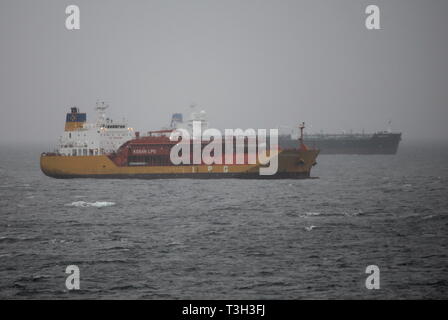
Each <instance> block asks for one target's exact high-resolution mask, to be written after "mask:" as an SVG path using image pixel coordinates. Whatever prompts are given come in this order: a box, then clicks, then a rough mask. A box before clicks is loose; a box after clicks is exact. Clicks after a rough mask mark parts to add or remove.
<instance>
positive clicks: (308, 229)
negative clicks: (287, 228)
mask: <svg viewBox="0 0 448 320" xmlns="http://www.w3.org/2000/svg"><path fill="white" fill-rule="evenodd" d="M314 228H316V226H308V227H305V230H306V231H312V230H313V229H314Z"/></svg>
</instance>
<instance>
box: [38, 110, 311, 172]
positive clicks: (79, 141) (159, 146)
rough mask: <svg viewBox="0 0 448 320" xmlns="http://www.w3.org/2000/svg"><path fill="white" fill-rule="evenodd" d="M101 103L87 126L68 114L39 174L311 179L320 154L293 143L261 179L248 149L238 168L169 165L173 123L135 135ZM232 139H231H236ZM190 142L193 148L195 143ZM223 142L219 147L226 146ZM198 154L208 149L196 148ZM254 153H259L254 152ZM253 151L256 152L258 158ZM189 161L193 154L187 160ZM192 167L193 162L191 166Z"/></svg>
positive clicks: (199, 116)
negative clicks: (271, 169)
mask: <svg viewBox="0 0 448 320" xmlns="http://www.w3.org/2000/svg"><path fill="white" fill-rule="evenodd" d="M106 108H107V105H105V104H104V103H102V104H97V107H96V110H97V111H98V114H99V115H98V119H97V121H96V122H95V123H92V124H88V123H87V116H86V114H85V113H81V112H80V111H79V109H78V108H76V107H74V108H71V110H70V112H69V113H67V115H66V122H65V131H64V133H63V135H62V136H61V138H60V140H59V145H58V147H57V148H56V150H55V151H54V152H46V153H42V154H41V157H40V167H41V170H42V172H43V173H44V174H45V175H47V176H49V177H53V178H113V179H117V178H139V179H165V178H193V179H214V178H251V179H252V178H271V179H282V178H289V179H294V178H309V177H310V172H311V168H312V167H313V166H314V165H316V158H317V155H318V154H319V150H318V149H316V148H308V147H307V146H306V145H305V144H304V142H303V128H304V126H302V127H301V132H302V139H298V140H296V144H295V145H294V146H291V148H279V147H278V146H277V147H276V148H275V150H276V151H275V152H272V153H271V154H269V155H268V156H269V157H274V156H275V157H277V158H276V159H277V161H278V162H277V163H278V168H277V170H276V173H275V174H272V175H260V170H261V168H264V167H266V164H265V163H261V162H260V161H258V160H257V161H256V163H251V162H250V161H249V159H250V156H251V154H250V152H251V150H250V148H246V147H245V148H243V150H242V154H240V155H239V159H243V161H242V163H241V162H239V163H236V162H237V161H235V160H236V158H237V157H238V154H237V153H235V154H234V155H233V159H232V160H233V161H230V163H229V162H228V159H227V158H224V155H223V158H222V161H220V164H216V163H213V164H208V162H206V161H205V160H204V159H202V160H201V162H200V163H195V164H173V163H172V161H171V158H170V153H171V149H172V148H173V147H174V146H175V145H177V144H178V143H179V141H178V140H172V138H171V137H170V135H171V133H172V132H173V130H175V128H174V127H175V126H176V123H172V127H171V128H168V129H164V130H157V131H150V132H148V133H147V134H146V135H143V134H142V135H141V134H140V132H137V131H134V129H133V128H131V127H128V126H127V124H126V123H125V122H114V121H113V120H111V119H109V118H106V116H105V109H106ZM204 114H205V113H204V111H201V112H199V113H194V114H193V117H192V118H191V119H190V121H189V123H188V125H190V126H191V125H192V123H193V121H199V122H200V123H201V125H202V126H206V124H207V123H206V121H205V119H204ZM178 120H179V115H177V120H176V115H175V116H173V120H172V121H174V122H176V121H177V122H178V123H180V122H181V121H178ZM234 138H236V137H232V139H234ZM193 140H194V138H192V139H191V143H192V144H193V143H194V141H193ZM201 140H202V139H201ZM224 140H225V139H223V140H222V143H225V141H224ZM200 144H201V148H202V149H203V148H204V147H205V146H206V143H204V142H203V141H201V142H200ZM191 150H193V148H191ZM257 150H258V149H257ZM257 150H256V152H257ZM189 157H190V159H192V158H193V154H192V153H191V154H190V155H189ZM191 163H193V161H192V162H191Z"/></svg>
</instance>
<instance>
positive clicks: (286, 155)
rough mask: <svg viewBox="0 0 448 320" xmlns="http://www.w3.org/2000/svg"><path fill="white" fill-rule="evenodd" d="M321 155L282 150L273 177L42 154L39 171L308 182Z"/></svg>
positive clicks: (227, 168)
mask: <svg viewBox="0 0 448 320" xmlns="http://www.w3.org/2000/svg"><path fill="white" fill-rule="evenodd" d="M318 153H319V151H318V150H307V151H299V150H282V151H280V153H279V155H278V170H277V173H276V174H275V175H272V176H263V175H260V174H259V169H260V164H233V165H226V164H222V165H218V164H213V165H178V166H174V165H172V166H123V167H119V166H117V165H115V163H114V162H113V161H112V160H110V159H109V157H108V156H106V155H99V156H60V155H46V154H42V156H41V158H40V167H41V170H42V172H43V173H44V174H46V175H47V176H50V177H53V178H146V179H150V178H152V179H157V178H302V177H303V178H306V177H309V175H310V171H311V168H312V166H313V165H314V164H315V163H316V157H317V155H318Z"/></svg>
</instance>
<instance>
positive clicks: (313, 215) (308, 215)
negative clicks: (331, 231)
mask: <svg viewBox="0 0 448 320" xmlns="http://www.w3.org/2000/svg"><path fill="white" fill-rule="evenodd" d="M320 215H321V213H320V212H305V216H307V217H315V216H320Z"/></svg>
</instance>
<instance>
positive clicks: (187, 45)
mask: <svg viewBox="0 0 448 320" xmlns="http://www.w3.org/2000/svg"><path fill="white" fill-rule="evenodd" d="M70 4H76V5H78V6H79V8H80V12H81V14H80V17H81V20H80V21H81V28H80V30H72V31H69V30H67V29H66V27H65V20H66V17H67V15H66V14H65V8H66V7H67V6H68V5H70ZM369 4H376V5H378V6H379V8H380V10H381V20H380V23H381V30H367V29H366V27H365V19H366V16H367V15H366V14H365V12H364V11H365V8H366V6H367V5H369ZM447 14H448V2H447V1H443V0H440V1H434V0H432V1H423V0H421V1H410V0H402V1H378V0H375V1H352V0H348V1H330V0H329V1H316V0H312V1H311V0H310V1H298V0H294V1H293V0H214V1H211V0H158V1H124V0H123V1H99V0H98V1H80V0H71V1H36V0H30V1H24V0H19V1H17V0H1V2H0V107H1V116H0V142H2V143H6V142H9V143H10V142H14V143H16V142H17V143H26V142H32V143H34V142H45V143H47V142H48V143H51V142H54V143H56V140H57V137H58V136H59V134H60V133H61V132H62V130H63V128H64V120H65V113H66V112H68V109H69V108H70V107H72V106H73V105H75V106H77V107H79V108H80V109H81V110H82V111H86V112H87V113H88V120H93V119H94V116H95V115H94V106H95V102H96V101H97V100H105V101H106V102H107V103H109V104H110V108H109V110H108V111H109V114H110V115H111V116H112V117H114V118H118V119H121V118H123V117H126V118H127V120H128V122H129V124H130V126H132V127H134V128H135V129H137V130H141V131H147V130H150V129H159V128H160V127H162V126H166V125H168V124H169V121H170V117H171V114H172V113H174V112H183V113H184V114H188V113H189V106H190V105H191V104H192V103H195V104H197V106H198V107H197V108H199V109H204V110H205V111H206V112H207V114H208V120H209V123H210V126H211V127H215V128H238V127H240V128H276V127H279V126H281V127H282V128H288V127H294V126H296V125H297V124H298V123H299V122H302V121H305V122H306V124H307V129H306V130H307V131H308V132H319V131H321V130H323V131H325V132H341V131H342V130H345V131H350V130H353V131H361V130H363V129H364V130H365V131H366V132H369V131H370V132H371V131H378V130H385V129H387V127H388V122H389V121H391V122H392V129H393V130H394V131H401V132H403V139H404V140H408V141H410V140H428V141H429V140H437V141H441V140H447V137H448V127H447V125H446V121H447V119H448V106H447V100H448V85H447V84H448V63H447V60H446V59H447V57H448V36H447V30H448V20H447V19H446V15H447ZM42 151H45V150H42Z"/></svg>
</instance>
